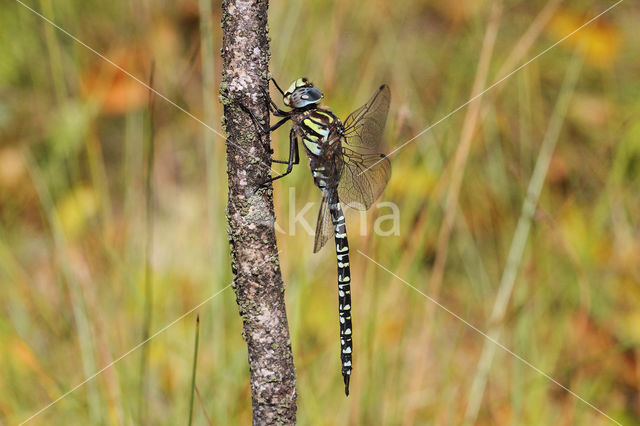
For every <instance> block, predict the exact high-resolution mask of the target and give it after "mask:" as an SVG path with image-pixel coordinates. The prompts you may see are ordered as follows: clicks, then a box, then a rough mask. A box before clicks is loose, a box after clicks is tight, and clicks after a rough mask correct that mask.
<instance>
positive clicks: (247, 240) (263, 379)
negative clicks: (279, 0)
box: [220, 0, 296, 424]
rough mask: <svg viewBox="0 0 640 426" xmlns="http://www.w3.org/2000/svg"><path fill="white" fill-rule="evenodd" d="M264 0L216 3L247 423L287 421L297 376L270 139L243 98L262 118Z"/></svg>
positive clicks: (292, 408)
mask: <svg viewBox="0 0 640 426" xmlns="http://www.w3.org/2000/svg"><path fill="white" fill-rule="evenodd" d="M267 9H268V2H267V1H240V0H235V1H231V0H229V1H226V0H225V1H223V2H222V29H223V43H222V59H223V70H222V84H221V85H220V98H221V102H222V104H223V105H224V128H225V131H226V133H227V177H228V184H229V199H228V207H227V219H228V225H229V226H228V233H229V243H230V246H231V265H232V270H233V273H234V283H233V284H234V285H233V288H234V291H235V294H236V301H237V303H238V308H239V312H240V316H241V317H242V323H243V331H242V334H243V338H244V339H245V341H246V342H247V348H248V355H249V370H250V380H251V394H252V406H253V423H254V424H294V423H295V421H296V389H295V384H296V379H295V368H294V365H293V356H292V353H291V341H290V338H289V329H288V325H287V316H286V311H285V304H284V283H283V281H282V276H281V273H280V267H279V260H278V251H277V246H276V237H275V229H274V222H275V215H274V210H273V191H272V189H271V185H270V184H269V185H268V186H267V187H266V188H264V189H260V190H259V191H256V188H257V187H258V186H259V185H260V183H261V182H263V181H264V180H265V179H266V178H267V177H268V176H269V171H270V167H269V165H270V164H271V161H270V156H271V151H270V149H269V139H268V137H267V136H260V135H259V133H258V132H257V128H256V126H255V125H254V123H253V122H252V120H251V118H250V116H249V115H248V114H247V113H246V112H245V111H243V110H242V108H240V107H239V104H240V103H242V104H243V105H244V106H245V107H247V108H249V109H250V110H251V111H252V112H253V114H254V115H255V116H256V117H258V118H259V119H260V120H262V121H263V122H265V123H268V118H269V110H268V106H267V100H266V98H265V97H264V95H263V94H264V93H267V92H268V78H267V76H268V75H269V73H268V65H269V41H268V34H267V28H266V25H267Z"/></svg>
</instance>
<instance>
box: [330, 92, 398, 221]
mask: <svg viewBox="0 0 640 426" xmlns="http://www.w3.org/2000/svg"><path fill="white" fill-rule="evenodd" d="M390 100H391V92H390V91H389V86H387V85H382V86H380V88H379V89H378V91H377V92H376V93H375V94H374V95H373V96H372V97H371V99H369V101H368V102H367V103H366V104H364V105H363V106H361V107H360V108H358V109H357V110H355V111H354V112H352V113H351V114H349V116H348V117H347V119H346V120H345V121H344V127H345V130H344V138H343V141H342V159H341V160H339V161H341V162H342V164H340V165H339V166H340V168H339V170H341V175H340V181H339V183H338V194H339V195H340V200H341V201H342V202H343V204H345V205H347V206H349V207H351V208H355V209H357V210H368V209H369V208H370V207H371V205H372V204H373V203H374V202H375V201H376V200H377V199H378V197H379V196H380V194H381V193H382V191H383V190H384V188H385V187H386V186H387V182H389V178H390V177H391V163H390V162H389V159H388V158H387V157H386V156H385V155H384V154H382V153H381V151H383V143H382V134H383V132H384V126H385V124H386V121H387V115H388V113H389V103H390Z"/></svg>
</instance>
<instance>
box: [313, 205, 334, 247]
mask: <svg viewBox="0 0 640 426" xmlns="http://www.w3.org/2000/svg"><path fill="white" fill-rule="evenodd" d="M332 229H333V227H332V225H331V215H330V213H329V197H328V195H327V194H323V195H322V202H321V203H320V211H319V212H318V223H317V224H316V238H315V242H314V243H313V252H314V253H317V252H319V251H320V249H321V248H322V247H324V245H325V244H326V242H327V240H328V239H329V236H330V235H331V231H332Z"/></svg>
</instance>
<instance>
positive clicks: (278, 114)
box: [262, 89, 289, 117]
mask: <svg viewBox="0 0 640 426" xmlns="http://www.w3.org/2000/svg"><path fill="white" fill-rule="evenodd" d="M262 93H264V97H265V98H267V99H269V111H271V114H273V115H275V116H276V117H286V116H287V115H289V113H288V112H287V111H283V110H281V109H280V108H279V107H278V105H277V104H276V103H275V102H274V101H273V99H271V96H269V94H268V93H267V91H266V90H264V89H263V92H262Z"/></svg>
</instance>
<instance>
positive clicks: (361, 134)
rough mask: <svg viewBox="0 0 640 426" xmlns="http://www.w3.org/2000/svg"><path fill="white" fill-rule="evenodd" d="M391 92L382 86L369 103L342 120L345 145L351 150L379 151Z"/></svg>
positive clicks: (385, 86)
mask: <svg viewBox="0 0 640 426" xmlns="http://www.w3.org/2000/svg"><path fill="white" fill-rule="evenodd" d="M390 100H391V92H390V91H389V86H387V85H386V84H383V85H382V86H380V88H379V89H378V91H377V92H376V93H375V94H374V95H373V96H372V97H371V99H369V102H367V103H366V104H364V105H362V106H361V107H360V108H358V109H357V110H355V111H353V112H352V113H351V114H349V116H348V117H347V119H346V120H344V130H345V137H346V139H347V144H348V145H350V146H351V147H352V148H364V149H367V150H370V151H371V150H372V151H381V149H380V148H382V147H381V140H382V132H383V131H384V125H385V123H386V122H387V114H388V112H389V102H390Z"/></svg>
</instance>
